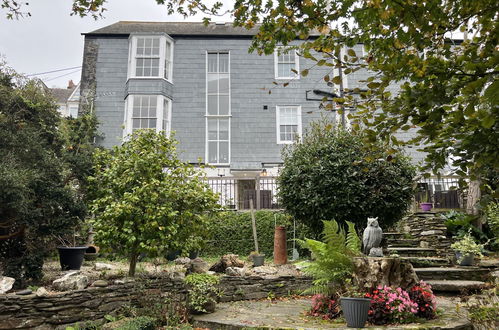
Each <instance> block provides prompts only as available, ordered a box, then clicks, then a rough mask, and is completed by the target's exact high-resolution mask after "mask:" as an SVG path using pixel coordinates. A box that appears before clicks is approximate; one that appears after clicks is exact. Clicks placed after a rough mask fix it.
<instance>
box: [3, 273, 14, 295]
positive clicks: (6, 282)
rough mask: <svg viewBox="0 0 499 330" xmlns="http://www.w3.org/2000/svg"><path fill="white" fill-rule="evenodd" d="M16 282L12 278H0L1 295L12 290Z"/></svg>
mask: <svg viewBox="0 0 499 330" xmlns="http://www.w3.org/2000/svg"><path fill="white" fill-rule="evenodd" d="M15 281H16V280H15V279H14V278H12V277H7V276H0V294H4V293H6V292H7V291H9V290H10V289H12V286H13V285H14V282H15Z"/></svg>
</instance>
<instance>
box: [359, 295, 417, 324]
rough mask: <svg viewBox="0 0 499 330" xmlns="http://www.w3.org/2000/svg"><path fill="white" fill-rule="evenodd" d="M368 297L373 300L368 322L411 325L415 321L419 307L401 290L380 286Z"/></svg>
mask: <svg viewBox="0 0 499 330" xmlns="http://www.w3.org/2000/svg"><path fill="white" fill-rule="evenodd" d="M366 297H368V298H371V307H370V309H369V317H368V321H369V322H370V323H372V324H375V325H383V324H388V323H411V322H413V321H414V320H415V314H416V313H417V312H418V305H417V304H416V303H415V302H413V301H411V298H410V296H409V294H408V293H407V291H405V290H402V289H401V288H397V289H392V288H391V287H388V286H383V287H381V286H379V287H378V288H377V289H376V290H374V291H373V292H372V294H367V295H366Z"/></svg>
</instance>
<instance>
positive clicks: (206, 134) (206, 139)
mask: <svg viewBox="0 0 499 330" xmlns="http://www.w3.org/2000/svg"><path fill="white" fill-rule="evenodd" d="M209 53H227V54H228V56H229V70H228V71H227V72H225V73H227V74H228V75H229V111H228V114H227V115H209V114H208V54H209ZM230 63H231V59H230V51H228V50H207V51H205V147H204V149H205V154H204V159H205V162H206V164H210V165H216V166H227V165H230V160H231V157H232V155H231V149H232V148H231V143H230V142H231V122H232V120H231V117H232V102H231V99H232V87H231V74H230ZM208 119H228V120H229V124H228V125H229V132H228V134H229V139H228V143H229V156H228V162H227V163H220V162H218V163H210V162H209V158H208V156H209V155H208V148H209V146H208V142H209V140H208ZM217 141H220V140H217ZM223 141H225V140H223Z"/></svg>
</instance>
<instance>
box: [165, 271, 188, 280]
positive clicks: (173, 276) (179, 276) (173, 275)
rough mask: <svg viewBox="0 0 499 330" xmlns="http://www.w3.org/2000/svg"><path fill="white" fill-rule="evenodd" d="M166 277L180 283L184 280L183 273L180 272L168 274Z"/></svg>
mask: <svg viewBox="0 0 499 330" xmlns="http://www.w3.org/2000/svg"><path fill="white" fill-rule="evenodd" d="M168 277H170V278H171V279H172V280H174V281H181V280H183V279H184V278H185V272H182V271H173V272H169V273H168Z"/></svg>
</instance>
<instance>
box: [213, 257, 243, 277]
mask: <svg viewBox="0 0 499 330" xmlns="http://www.w3.org/2000/svg"><path fill="white" fill-rule="evenodd" d="M228 267H238V268H242V267H244V261H242V260H241V259H239V256H238V255H237V254H226V255H224V256H222V257H221V258H220V260H219V261H217V262H216V263H215V264H214V265H213V266H211V267H210V270H211V271H214V272H216V273H225V270H226V269H227V268H228Z"/></svg>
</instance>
